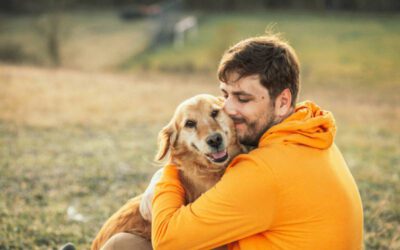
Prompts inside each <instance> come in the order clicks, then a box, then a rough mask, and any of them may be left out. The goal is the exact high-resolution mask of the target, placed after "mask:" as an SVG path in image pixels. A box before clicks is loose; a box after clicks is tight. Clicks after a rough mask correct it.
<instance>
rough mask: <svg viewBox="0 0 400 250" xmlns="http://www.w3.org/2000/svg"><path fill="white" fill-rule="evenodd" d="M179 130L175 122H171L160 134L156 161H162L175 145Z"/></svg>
mask: <svg viewBox="0 0 400 250" xmlns="http://www.w3.org/2000/svg"><path fill="white" fill-rule="evenodd" d="M176 136H177V130H176V126H175V123H174V121H170V122H169V123H168V125H167V126H165V127H164V128H163V129H161V131H160V133H158V152H157V155H156V157H155V160H156V161H161V160H162V159H164V157H165V156H166V155H167V153H168V151H170V149H171V147H172V146H173V145H174V144H175V141H176Z"/></svg>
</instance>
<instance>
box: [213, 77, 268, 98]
mask: <svg viewBox="0 0 400 250" xmlns="http://www.w3.org/2000/svg"><path fill="white" fill-rule="evenodd" d="M231 79H232V78H231ZM231 79H228V81H227V82H220V86H219V87H220V89H221V90H222V91H226V92H229V93H237V94H249V95H256V94H259V92H260V91H261V92H263V90H265V87H263V86H262V85H261V84H260V77H259V76H258V75H250V76H245V77H242V78H239V79H237V80H231ZM229 80H231V81H229Z"/></svg>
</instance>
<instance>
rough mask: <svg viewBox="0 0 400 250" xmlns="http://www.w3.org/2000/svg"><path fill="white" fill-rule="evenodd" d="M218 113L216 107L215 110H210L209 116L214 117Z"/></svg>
mask: <svg viewBox="0 0 400 250" xmlns="http://www.w3.org/2000/svg"><path fill="white" fill-rule="evenodd" d="M218 114H219V110H218V109H215V110H213V111H212V112H211V117H212V118H215V117H217V116H218Z"/></svg>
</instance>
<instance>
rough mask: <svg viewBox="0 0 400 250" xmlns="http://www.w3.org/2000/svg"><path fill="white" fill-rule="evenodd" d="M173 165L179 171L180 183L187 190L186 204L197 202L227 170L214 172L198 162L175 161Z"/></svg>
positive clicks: (222, 169)
mask: <svg viewBox="0 0 400 250" xmlns="http://www.w3.org/2000/svg"><path fill="white" fill-rule="evenodd" d="M173 163H174V165H176V166H177V168H178V169H179V176H180V181H181V183H182V185H183V186H184V189H185V198H186V203H191V202H193V201H195V200H196V199H197V198H198V197H199V196H200V195H201V194H203V193H204V192H206V191H207V190H209V189H210V188H211V187H212V186H214V185H215V183H217V182H218V181H219V180H220V179H221V177H222V175H223V174H224V172H225V168H221V169H218V170H214V171H212V170H210V168H208V167H207V166H205V165H202V164H200V163H196V162H185V161H179V162H177V161H174V162H173ZM185 164H186V165H185ZM189 164H190V165H189ZM183 166H184V167H183Z"/></svg>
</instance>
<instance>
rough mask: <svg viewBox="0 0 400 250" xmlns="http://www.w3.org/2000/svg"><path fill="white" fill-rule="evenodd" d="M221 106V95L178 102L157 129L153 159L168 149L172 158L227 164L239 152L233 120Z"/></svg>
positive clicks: (218, 166) (211, 165)
mask: <svg viewBox="0 0 400 250" xmlns="http://www.w3.org/2000/svg"><path fill="white" fill-rule="evenodd" d="M222 108H223V100H222V99H221V98H218V97H215V96H212V95H206V94H203V95H197V96H195V97H192V98H190V99H188V100H186V101H184V102H183V103H181V104H180V105H179V106H178V108H177V109H176V111H175V114H174V116H173V118H172V119H171V121H170V122H169V123H168V125H167V126H165V127H164V128H163V129H162V130H161V132H160V133H159V139H158V142H159V151H158V153H157V155H156V160H162V159H163V158H165V157H166V155H167V154H168V153H170V156H171V158H172V160H179V161H183V162H187V161H190V162H193V163H197V164H200V165H202V166H207V168H214V169H221V168H223V167H226V166H227V164H228V163H229V161H230V160H231V159H232V157H234V156H236V155H237V154H238V148H239V146H238V145H239V144H238V143H237V139H236V133H235V128H234V124H233V122H232V120H231V119H230V118H229V116H228V115H227V114H226V113H225V112H224V111H223V109H222Z"/></svg>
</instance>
